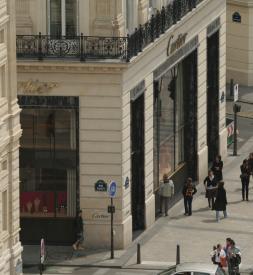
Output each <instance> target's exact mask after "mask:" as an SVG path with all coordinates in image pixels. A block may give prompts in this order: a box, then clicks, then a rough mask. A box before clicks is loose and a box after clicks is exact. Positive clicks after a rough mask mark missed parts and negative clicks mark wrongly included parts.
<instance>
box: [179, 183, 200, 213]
mask: <svg viewBox="0 0 253 275" xmlns="http://www.w3.org/2000/svg"><path fill="white" fill-rule="evenodd" d="M182 193H183V196H184V206H185V215H187V214H188V215H189V216H191V215H192V199H193V195H194V194H196V193H197V189H196V187H195V186H194V185H193V184H192V179H191V178H188V179H187V182H186V184H185V185H184V188H183V191H182Z"/></svg>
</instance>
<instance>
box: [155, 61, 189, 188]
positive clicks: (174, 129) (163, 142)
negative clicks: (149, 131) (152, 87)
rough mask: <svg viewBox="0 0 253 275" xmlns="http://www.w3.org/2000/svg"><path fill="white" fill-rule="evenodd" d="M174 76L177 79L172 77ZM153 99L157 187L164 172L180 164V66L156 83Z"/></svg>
mask: <svg viewBox="0 0 253 275" xmlns="http://www.w3.org/2000/svg"><path fill="white" fill-rule="evenodd" d="M175 74H177V77H176V78H175ZM156 90H157V91H156V96H155V99H154V104H155V105H154V160H155V165H154V177H155V179H154V182H155V188H158V186H159V182H160V180H162V178H163V175H164V174H165V173H168V174H172V173H173V172H174V171H175V170H176V169H177V167H178V166H179V165H180V164H181V163H182V162H184V132H185V129H184V128H185V125H184V99H183V66H182V64H181V63H180V64H179V65H178V66H177V67H176V68H173V69H172V70H170V71H168V72H167V73H166V74H165V75H163V76H162V77H161V79H160V80H159V81H158V84H157V87H156Z"/></svg>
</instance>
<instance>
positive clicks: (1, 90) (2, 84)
mask: <svg viewBox="0 0 253 275" xmlns="http://www.w3.org/2000/svg"><path fill="white" fill-rule="evenodd" d="M5 78H6V73H5V65H3V66H0V96H2V97H5V96H6V79H5Z"/></svg>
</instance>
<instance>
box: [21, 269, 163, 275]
mask: <svg viewBox="0 0 253 275" xmlns="http://www.w3.org/2000/svg"><path fill="white" fill-rule="evenodd" d="M25 273H27V274H30V275H35V274H36V275H37V274H39V273H38V270H37V268H27V269H26V270H25ZM157 273H158V271H157V270H143V269H141V270H138V269H116V268H85V267H48V268H47V270H45V272H43V274H44V275H59V274H62V275H64V274H74V275H75V274H76V275H81V274H84V275H130V274H131V275H132V274H133V275H134V274H136V275H144V274H147V275H155V274H157Z"/></svg>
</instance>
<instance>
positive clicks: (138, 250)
mask: <svg viewBox="0 0 253 275" xmlns="http://www.w3.org/2000/svg"><path fill="white" fill-rule="evenodd" d="M137 264H141V245H140V244H139V243H137Z"/></svg>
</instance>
